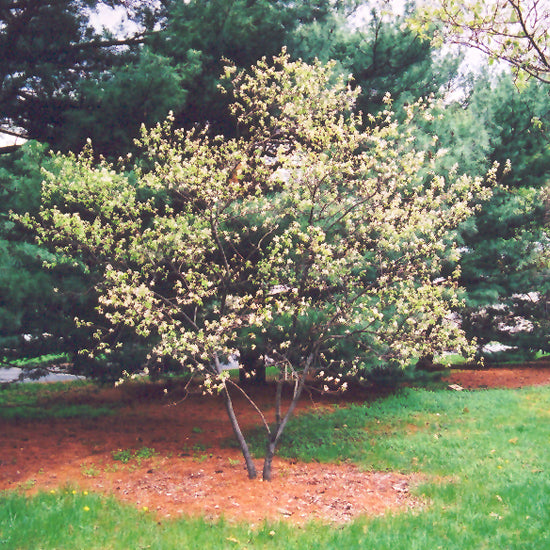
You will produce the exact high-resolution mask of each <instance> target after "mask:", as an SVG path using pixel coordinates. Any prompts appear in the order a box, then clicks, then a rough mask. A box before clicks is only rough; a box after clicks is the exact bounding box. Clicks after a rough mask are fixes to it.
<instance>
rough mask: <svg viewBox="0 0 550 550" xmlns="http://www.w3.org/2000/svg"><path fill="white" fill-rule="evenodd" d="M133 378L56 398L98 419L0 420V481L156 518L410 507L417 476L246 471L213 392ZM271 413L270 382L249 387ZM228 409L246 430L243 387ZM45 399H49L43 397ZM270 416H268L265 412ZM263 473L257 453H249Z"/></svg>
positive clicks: (335, 517)
mask: <svg viewBox="0 0 550 550" xmlns="http://www.w3.org/2000/svg"><path fill="white" fill-rule="evenodd" d="M446 381H447V382H448V383H449V384H458V385H460V386H461V387H463V388H465V389H474V388H487V387H522V386H527V385H537V384H550V366H546V367H545V368H510V369H501V368H499V369H486V370H482V371H476V370H463V371H454V372H453V373H452V374H450V375H449V376H448V377H447V378H446ZM164 387H165V386H160V385H145V384H129V385H125V386H122V387H119V388H116V389H101V390H99V389H90V388H87V389H82V388H81V389H77V390H71V391H67V393H65V394H63V395H62V396H61V397H57V398H56V404H59V401H60V399H61V400H62V401H63V402H65V403H67V404H69V403H79V404H85V403H88V404H91V405H104V404H112V405H115V406H116V407H117V409H116V414H115V415H113V416H105V417H100V418H97V419H92V418H84V419H82V418H81V419H47V418H44V419H38V420H36V419H34V420H15V421H3V422H2V424H3V425H2V429H1V432H0V490H5V489H19V490H22V491H26V492H28V493H32V492H34V491H37V490H58V489H60V488H64V487H74V488H77V489H78V490H89V491H95V492H102V493H104V494H108V495H115V496H116V497H117V498H119V499H120V500H123V501H126V502H128V503H131V504H132V505H135V506H136V507H138V508H140V509H146V510H149V511H150V512H151V513H154V514H156V515H157V516H158V517H159V518H162V517H176V516H182V515H186V516H199V515H200V516H204V517H207V518H212V519H214V518H218V517H221V516H223V517H225V518H226V519H227V520H230V521H233V520H235V521H240V520H243V521H247V522H249V523H252V524H257V523H259V522H261V521H263V520H264V519H271V520H277V519H287V520H289V521H292V522H294V523H303V522H305V521H308V520H312V519H315V520H319V521H323V522H329V523H342V522H346V521H349V520H351V519H353V518H354V517H356V516H359V515H364V514H367V515H381V514H384V513H385V512H387V511H389V510H400V509H405V508H416V507H420V506H422V503H421V502H419V501H418V500H417V499H416V498H414V497H413V496H412V495H411V494H410V491H409V488H410V486H411V485H412V484H414V483H416V482H417V481H418V480H419V477H418V476H410V475H403V474H399V473H394V472H364V471H361V470H360V469H359V468H357V467H356V466H353V465H351V464H346V463H344V464H319V463H308V464H304V463H300V462H296V461H288V460H282V459H280V458H276V459H275V461H274V476H273V481H272V482H270V483H266V482H262V481H261V480H258V479H256V480H249V479H248V477H247V475H246V470H245V468H244V464H243V460H242V456H241V454H240V451H239V450H238V449H236V448H234V447H232V446H231V443H230V442H231V440H232V431H231V427H230V424H229V421H228V420H227V415H226V412H225V408H224V405H223V401H222V399H221V398H220V397H218V396H202V395H195V394H185V393H184V392H183V391H182V388H181V387H178V386H174V387H171V388H169V391H168V393H167V394H165V393H164V391H163V390H164ZM253 393H254V398H255V399H256V400H257V401H258V402H259V403H260V404H261V405H262V406H263V407H264V408H267V410H268V413H270V414H273V409H272V408H271V409H270V408H269V405H268V404H269V403H270V402H271V401H272V399H273V388H272V387H270V386H269V385H268V386H267V387H264V388H256V389H254V390H253ZM373 397H375V395H373V394H372V392H370V393H367V392H360V391H353V392H351V393H347V394H344V395H343V396H335V395H326V394H325V395H321V394H320V393H312V394H309V395H307V396H305V397H304V398H302V401H301V404H300V405H299V409H298V414H299V412H300V411H303V410H306V409H309V410H311V409H314V410H319V411H323V410H331V409H332V408H333V406H334V404H339V405H340V406H343V405H345V404H346V403H349V402H352V401H355V402H357V401H365V400H367V399H372V398H373ZM234 405H235V409H236V411H237V414H238V417H239V419H240V421H241V424H242V427H243V429H244V430H246V429H250V428H251V427H253V426H256V425H257V424H258V417H257V413H256V412H255V411H254V410H253V409H252V407H250V405H249V404H247V403H246V402H245V401H244V400H243V399H241V398H240V397H239V396H235V404H234ZM44 406H47V403H45V404H44ZM268 420H272V419H271V418H268ZM143 448H149V449H154V450H155V454H154V456H152V457H149V458H142V459H137V458H132V459H131V460H129V461H128V462H125V463H124V462H121V461H118V460H115V459H114V457H113V453H116V452H117V451H121V450H122V451H129V452H136V451H139V450H140V449H141V450H142V449H143ZM256 464H257V468H258V471H259V472H260V475H261V461H257V463H256Z"/></svg>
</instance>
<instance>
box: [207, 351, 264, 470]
mask: <svg viewBox="0 0 550 550" xmlns="http://www.w3.org/2000/svg"><path fill="white" fill-rule="evenodd" d="M214 364H215V366H216V371H217V373H218V374H221V373H222V367H221V364H220V361H219V359H218V355H217V354H215V355H214ZM223 397H224V401H225V408H226V410H227V416H229V421H230V422H231V427H232V428H233V433H234V434H235V437H236V438H237V441H238V442H239V446H240V448H241V452H242V453H243V457H244V461H245V463H246V470H247V471H248V478H249V479H255V478H256V476H257V473H256V466H254V462H252V456H251V455H250V450H249V449H248V445H247V443H246V440H245V438H244V436H243V433H242V431H241V428H240V426H239V422H238V420H237V416H236V415H235V410H234V409H233V402H232V401H231V395H229V390H228V388H227V384H225V382H224V385H223Z"/></svg>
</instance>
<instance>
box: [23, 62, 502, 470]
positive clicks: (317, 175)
mask: <svg viewBox="0 0 550 550" xmlns="http://www.w3.org/2000/svg"><path fill="white" fill-rule="evenodd" d="M226 75H227V77H231V79H232V89H233V90H234V100H233V101H232V103H231V112H232V113H233V116H235V119H236V121H237V126H238V127H239V129H240V131H241V135H242V136H243V137H233V138H228V137H223V136H217V137H211V136H210V135H209V134H208V132H204V131H199V130H190V131H178V130H174V129H173V128H172V126H171V121H170V120H169V121H168V122H167V123H166V124H164V125H158V126H157V127H155V128H154V129H153V130H151V131H149V132H145V133H144V134H143V136H142V138H141V146H142V147H143V150H144V153H145V158H148V159H149V161H148V162H145V163H144V164H143V165H142V166H141V167H134V169H133V170H132V171H129V172H128V171H120V170H115V168H114V167H113V166H111V165H108V164H106V163H103V164H100V165H99V166H94V165H93V164H92V161H91V158H90V157H89V155H86V154H84V155H82V156H80V157H79V158H78V159H77V158H74V157H64V156H58V157H57V158H56V164H57V167H56V170H55V171H52V172H51V174H52V175H51V176H49V177H48V176H47V177H46V182H45V185H44V188H43V204H42V208H41V211H40V214H39V216H38V217H37V218H36V219H35V221H34V222H33V221H32V219H31V218H27V223H29V224H31V225H33V226H34V227H35V228H36V229H37V230H38V231H39V233H40V234H41V235H42V237H41V238H42V239H43V242H45V243H48V245H49V246H50V247H53V250H55V251H56V253H57V254H62V255H65V256H66V257H67V259H68V261H73V260H72V259H73V258H74V257H75V255H76V256H77V257H78V258H80V261H82V262H83V265H87V266H89V268H92V267H93V268H94V269H98V267H99V268H100V271H101V272H102V273H103V276H102V278H101V279H100V280H99V281H98V284H97V285H96V291H97V292H98V294H99V306H98V311H99V313H100V314H102V315H103V317H104V322H103V324H102V327H98V329H97V332H96V336H97V338H98V347H97V349H96V351H93V350H89V353H92V354H93V353H103V354H106V355H107V356H108V355H109V354H110V353H113V352H114V351H115V350H116V349H117V346H118V345H119V344H118V343H117V342H113V341H112V340H110V339H108V338H107V339H106V338H104V335H105V334H109V333H112V332H113V331H116V329H117V327H118V326H120V325H122V326H125V327H130V328H131V329H132V330H133V331H135V332H136V333H137V334H138V335H141V336H143V337H148V338H152V340H153V342H154V346H153V347H152V348H151V350H150V353H149V356H148V365H149V369H150V370H152V369H154V368H155V367H156V366H157V365H162V364H163V362H165V361H171V362H174V363H176V364H177V365H179V367H180V368H182V369H185V370H188V371H190V372H192V373H195V374H198V375H200V376H202V377H203V381H204V384H205V386H206V387H207V388H210V389H212V390H217V391H220V392H222V393H223V394H224V396H225V398H226V404H227V409H228V412H229V414H230V418H231V419H232V422H233V426H234V430H235V433H236V435H237V437H238V439H239V441H240V443H241V448H242V450H243V454H244V456H245V458H246V460H247V466H248V470H249V475H250V476H251V477H253V476H254V475H255V469H254V465H253V463H252V462H251V461H250V459H249V455H248V450H247V446H246V442H245V441H244V438H243V437H242V434H241V433H240V429H239V427H238V422H237V419H236V417H235V416H234V413H233V412H232V406H231V398H230V389H231V388H233V387H237V386H238V385H237V383H236V382H235V381H233V380H231V379H230V378H229V377H228V376H227V373H226V372H225V371H223V370H222V369H221V361H222V358H224V357H227V356H228V355H229V354H232V353H233V354H235V355H238V354H239V353H240V351H246V350H250V349H256V348H259V349H260V351H261V354H262V356H263V357H264V358H269V359H270V360H271V361H272V362H273V364H274V366H276V367H278V368H279V370H280V373H281V375H280V376H279V386H278V389H277V393H276V422H275V426H272V425H270V423H268V422H267V420H266V419H265V417H264V415H263V413H262V414H261V418H262V421H263V424H264V428H265V430H266V435H267V456H266V462H265V466H264V474H263V475H264V478H265V479H269V478H270V476H271V459H272V457H273V454H274V452H275V448H276V446H277V443H278V441H279V439H280V436H281V434H282V432H283V430H284V427H285V425H286V423H287V421H288V418H289V417H290V415H291V414H292V411H293V409H294V407H295V404H296V401H297V399H298V398H299V396H300V393H301V391H302V389H303V387H304V384H305V383H306V380H307V377H308V375H309V374H310V373H311V372H312V371H315V372H317V373H318V374H319V375H320V376H322V377H326V379H327V385H330V384H333V383H336V386H338V383H339V382H341V381H342V377H343V376H344V375H351V376H359V377H360V376H362V374H363V373H364V372H365V371H366V370H368V369H369V368H371V367H372V366H373V365H376V364H379V363H380V362H385V363H387V362H390V363H394V364H398V365H405V364H407V363H408V362H409V361H410V359H411V357H412V356H421V355H425V354H427V353H440V352H443V351H444V350H448V349H457V348H460V349H465V350H467V349H469V345H468V342H467V341H466V339H465V338H464V335H463V333H462V331H461V329H460V327H459V326H458V324H457V323H456V322H454V321H453V318H452V310H453V308H454V307H456V306H457V305H458V295H457V287H456V279H457V277H458V272H452V273H449V274H448V275H446V276H443V264H449V263H455V264H456V261H457V259H458V256H459V250H458V246H457V245H456V244H455V242H454V238H453V235H454V231H455V230H456V229H457V227H458V226H459V224H460V223H461V222H462V221H464V220H465V219H466V218H467V217H468V216H470V215H471V213H472V212H473V209H474V208H475V206H474V205H475V204H476V203H479V201H480V200H482V199H484V198H487V197H488V196H489V194H490V192H488V191H487V190H486V187H485V186H484V183H483V181H482V179H481V178H472V177H470V176H467V175H459V174H458V173H457V172H456V170H451V171H449V172H448V173H447V174H445V175H442V174H439V173H437V171H436V167H437V163H438V162H439V160H440V159H441V158H442V157H444V156H445V151H444V150H440V149H439V148H438V145H437V140H436V139H432V140H430V141H429V142H428V143H425V144H424V145H425V147H424V148H417V147H415V137H414V136H415V133H416V132H417V129H418V125H417V120H418V121H421V120H422V119H423V118H425V117H428V118H429V117H430V113H429V109H426V108H425V107H423V106H422V105H417V106H409V107H408V109H407V112H406V113H405V115H404V122H403V123H401V124H399V123H397V122H396V121H395V119H394V117H393V114H392V112H391V111H390V110H389V109H386V110H385V111H384V112H383V113H381V115H380V118H372V119H371V121H370V124H369V125H368V126H367V128H366V129H365V125H364V124H363V121H362V119H361V116H360V115H359V114H358V113H356V112H355V109H354V105H355V102H356V100H357V95H358V91H357V90H352V89H351V88H350V87H349V86H348V85H347V83H346V82H345V81H344V80H343V79H342V78H341V77H339V78H334V76H333V74H332V71H331V66H328V67H326V66H323V65H322V64H321V63H320V62H316V63H314V64H313V65H308V64H306V63H304V62H292V61H291V60H290V59H289V56H288V54H286V53H283V54H281V55H279V56H277V57H276V58H275V59H274V60H273V63H268V62H267V61H265V60H261V61H259V62H258V63H257V64H256V65H255V66H254V67H253V68H252V71H251V72H250V73H243V72H239V71H237V70H236V69H235V68H231V67H230V68H228V69H227V72H226ZM387 101H389V99H387ZM490 177H491V178H492V177H493V176H492V175H491V176H490ZM285 369H286V370H288V371H289V372H290V373H291V375H292V379H293V380H294V384H295V388H294V400H293V402H292V404H291V406H290V407H289V409H288V410H287V411H286V412H284V413H283V411H281V401H280V397H281V387H282V384H283V381H284V377H283V373H284V371H285ZM239 391H242V392H245V389H243V387H240V390H239Z"/></svg>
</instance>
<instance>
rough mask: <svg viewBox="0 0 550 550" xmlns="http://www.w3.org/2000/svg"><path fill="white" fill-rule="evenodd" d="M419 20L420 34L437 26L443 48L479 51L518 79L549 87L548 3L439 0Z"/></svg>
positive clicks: (424, 9)
mask: <svg viewBox="0 0 550 550" xmlns="http://www.w3.org/2000/svg"><path fill="white" fill-rule="evenodd" d="M415 19H416V21H417V24H416V25H414V27H415V28H416V29H419V28H424V29H427V28H433V26H434V25H436V26H437V27H438V31H439V34H438V40H439V42H440V43H443V42H454V43H456V44H460V45H464V46H469V47H473V48H476V49H478V50H480V51H482V52H483V53H485V54H487V55H488V56H489V57H490V58H491V59H493V60H501V61H504V62H506V63H508V64H510V65H511V66H512V67H513V69H514V71H515V72H516V74H518V75H520V76H521V75H528V76H532V77H535V78H536V79H538V80H541V81H543V82H546V83H550V33H549V32H548V29H549V28H550V8H549V6H548V2H547V0H495V1H491V2H485V1H481V0H467V1H464V0H436V1H430V2H425V3H424V4H422V5H421V9H420V10H419V12H418V14H417V16H416V18H415ZM418 23H420V26H419V25H418Z"/></svg>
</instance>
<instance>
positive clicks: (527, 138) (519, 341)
mask: <svg viewBox="0 0 550 550" xmlns="http://www.w3.org/2000/svg"><path fill="white" fill-rule="evenodd" d="M468 111H469V112H471V113H472V115H473V119H474V120H476V121H477V124H476V125H475V126H474V127H473V128H475V132H476V133H479V132H480V131H483V132H485V133H486V135H487V137H488V140H489V149H490V154H489V160H491V161H498V162H499V163H500V165H501V167H504V166H505V165H506V163H507V161H508V160H509V161H510V171H509V173H507V174H501V178H500V179H501V185H499V186H497V187H496V188H495V189H494V194H493V197H492V198H491V200H490V201H488V202H487V203H486V204H485V205H484V206H483V208H482V210H481V211H480V212H479V213H478V214H477V215H476V217H475V220H472V221H471V222H470V224H469V225H468V226H467V227H465V229H464V231H463V238H464V246H465V247H466V248H467V250H468V252H467V253H466V254H465V255H464V257H463V260H462V272H463V274H462V284H463V285H464V286H465V288H466V297H467V306H468V307H467V308H466V309H465V310H464V311H462V312H461V315H462V317H463V319H464V323H465V328H466V329H467V330H468V332H469V333H470V334H471V335H475V336H476V337H477V338H478V340H479V345H480V347H482V346H483V345H484V344H487V343H489V342H498V343H500V344H503V345H505V346H510V347H511V348H512V352H514V350H515V354H516V355H519V357H533V356H534V355H535V354H536V352H537V351H538V350H544V351H546V352H547V351H550V343H549V341H548V333H549V328H550V326H549V317H548V306H549V291H550V272H549V269H548V266H547V265H545V263H544V261H543V258H542V256H541V252H543V251H544V250H547V249H548V244H549V236H548V233H547V230H546V227H545V215H546V209H545V200H544V197H545V192H546V186H547V185H548V182H549V179H550V146H549V141H548V133H547V131H548V125H549V124H550V97H549V91H548V86H547V85H544V84H542V83H541V82H538V81H530V82H529V83H528V85H527V86H526V87H525V89H523V90H522V91H521V93H520V92H518V90H517V88H516V87H515V86H514V84H513V80H512V77H511V76H510V75H508V74H503V75H501V76H500V77H499V79H498V81H497V82H496V83H494V84H492V83H491V81H490V80H489V79H481V80H480V81H479V82H478V83H477V85H476V86H475V89H474V91H473V94H472V96H471V98H470V100H469V105H468ZM480 121H482V124H480ZM481 127H483V130H481ZM510 353H511V352H509V353H508V355H510Z"/></svg>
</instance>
